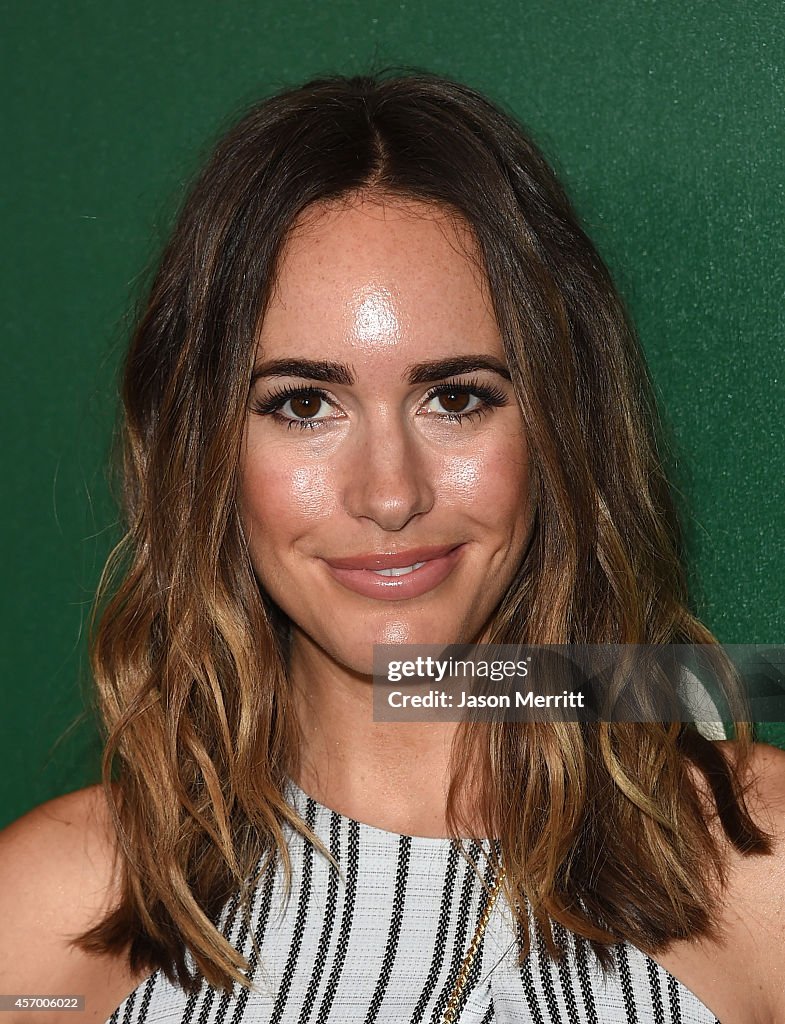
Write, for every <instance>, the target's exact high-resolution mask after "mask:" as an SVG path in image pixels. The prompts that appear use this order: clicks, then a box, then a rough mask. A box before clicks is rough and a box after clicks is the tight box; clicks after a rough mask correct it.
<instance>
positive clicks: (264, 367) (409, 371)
mask: <svg viewBox="0 0 785 1024" xmlns="http://www.w3.org/2000/svg"><path fill="white" fill-rule="evenodd" d="M476 370H490V371H491V372H492V373H498V374H499V376H500V377H504V379H505V380H510V379H511V378H510V371H509V370H508V369H507V366H506V364H505V363H504V362H503V360H501V359H497V358H496V357H495V356H488V355H466V356H452V357H450V358H448V359H431V360H429V361H427V362H424V363H413V364H412V365H410V366H407V368H406V375H405V379H406V382H407V383H408V384H430V383H431V382H432V381H435V380H444V379H445V378H446V377H455V376H456V375H457V374H460V373H473V372H474V371H476ZM260 377H305V378H306V379H308V380H319V381H323V382H324V383H325V384H345V385H347V386H350V385H352V384H354V383H355V376H354V374H353V373H352V371H351V369H350V368H349V367H348V366H347V365H346V364H345V363H331V362H327V361H325V360H322V359H271V360H269V361H268V362H266V363H260V364H259V365H258V366H256V367H255V368H254V371H253V374H252V375H251V386H253V385H254V384H255V383H256V381H257V380H259V378H260Z"/></svg>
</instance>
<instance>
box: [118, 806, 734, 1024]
mask: <svg viewBox="0 0 785 1024" xmlns="http://www.w3.org/2000/svg"><path fill="white" fill-rule="evenodd" d="M291 800H292V803H293V806H294V807H295V808H296V809H297V810H298V812H299V813H300V814H301V815H302V817H303V819H304V821H305V822H306V823H307V824H308V825H309V826H310V827H311V828H312V829H313V831H314V832H315V833H316V834H317V835H318V836H319V838H320V839H321V840H322V842H324V844H325V846H327V847H328V849H329V850H330V851H331V853H332V854H333V855H334V856H335V859H336V861H337V862H338V864H339V866H340V869H341V870H340V874H338V873H336V872H335V870H334V868H333V867H332V866H331V865H330V864H329V862H328V861H327V860H326V858H325V857H324V856H323V855H322V854H320V853H319V852H318V851H316V850H315V849H314V848H313V846H312V845H311V844H310V843H307V842H306V841H305V840H304V839H303V838H302V836H300V835H299V833H296V832H295V831H294V830H292V829H290V828H288V827H287V829H286V834H287V837H288V839H289V849H290V855H291V861H292V889H291V893H290V895H289V898H288V899H284V888H283V871H282V868H281V866H280V865H279V864H277V862H276V861H273V862H272V863H271V865H270V867H269V869H268V871H267V873H266V874H265V875H264V876H263V877H262V878H261V879H260V881H259V883H258V885H257V886H256V889H255V890H254V892H253V894H252V900H251V906H250V918H249V917H248V916H247V915H242V916H241V917H240V918H239V919H238V916H237V914H236V910H237V904H236V901H235V902H232V903H230V904H228V905H227V907H226V909H225V912H224V913H223V914H222V915H221V918H220V920H219V927H220V928H221V929H222V930H223V931H224V933H225V934H226V935H227V938H228V939H229V941H230V942H231V943H232V944H233V945H234V946H235V948H237V949H238V950H240V951H241V952H242V953H243V955H244V956H246V958H247V959H248V963H249V971H248V976H249V978H250V980H251V982H252V984H253V989H246V988H242V987H241V986H239V985H235V986H234V988H233V989H232V990H231V991H230V992H221V991H219V990H216V989H214V988H212V987H211V986H209V985H207V984H206V983H203V984H202V986H201V987H200V989H199V991H198V992H196V993H195V994H194V995H192V996H190V997H189V996H188V995H186V994H185V993H183V992H182V991H181V990H180V989H178V988H177V987H176V986H173V985H171V984H170V983H169V982H168V981H167V979H166V978H165V977H164V976H163V974H162V973H161V972H160V971H157V972H155V973H154V974H153V975H152V976H151V977H150V978H148V979H146V980H145V981H144V982H142V984H141V985H139V987H138V988H137V989H136V990H135V991H134V992H133V993H131V994H130V995H129V996H128V998H127V999H126V1000H125V1001H124V1002H123V1003H122V1004H121V1005H120V1006H119V1007H118V1008H117V1009H116V1010H115V1012H114V1013H113V1014H112V1016H111V1018H110V1020H109V1022H107V1024H251V1022H253V1024H440V1021H441V1020H442V1017H443V1014H444V1011H445V1009H446V1005H447V1001H448V1000H449V997H450V994H451V993H452V990H453V987H454V984H455V980H456V978H457V976H458V972H459V971H460V968H461V965H462V963H463V960H464V957H465V955H466V951H467V949H468V946H469V944H470V942H471V940H472V937H473V935H474V933H475V930H476V928H477V925H478V922H479V921H480V919H481V916H482V913H483V910H484V908H485V906H486V902H487V899H488V891H487V889H486V888H485V887H484V886H483V885H482V884H481V882H480V879H479V878H478V876H477V874H476V872H475V870H474V868H473V867H472V866H471V865H470V864H469V863H468V861H467V859H466V857H464V856H463V855H462V853H461V851H460V850H459V848H458V845H457V844H454V843H451V842H450V841H449V840H447V839H428V838H423V837H418V836H399V835H396V834H394V833H391V832H385V831H384V830H382V829H377V828H372V827H371V826H369V825H365V824H361V823H360V822H357V821H353V820H352V819H350V818H347V817H345V816H343V815H340V814H338V813H336V812H334V811H331V810H330V809H329V808H326V807H324V806H322V805H321V804H318V803H316V802H315V801H314V800H312V799H311V798H310V797H307V796H306V795H305V794H304V793H302V791H301V790H299V789H297V787H294V786H293V787H292V791H291ZM490 851H491V845H490V843H489V842H487V841H484V842H483V843H470V844H469V846H468V850H467V853H468V855H469V856H470V857H471V858H473V859H474V860H475V862H476V863H477V866H478V869H479V870H480V872H481V873H482V875H483V877H484V879H485V881H486V883H487V884H489V885H490V884H491V883H492V881H493V874H492V870H491V863H490V858H489V853H490ZM516 935H517V932H516V927H515V922H514V919H513V917H512V914H511V912H510V908H509V907H508V906H507V905H506V904H505V903H504V901H503V898H500V899H499V900H498V901H497V903H496V905H495V906H494V908H493V911H492V913H491V915H490V919H489V921H488V925H487V928H486V930H485V934H484V936H483V939H482V942H481V943H480V945H479V948H478V952H477V956H476V958H475V960H474V961H473V963H472V966H471V969H470V971H469V974H468V978H467V983H466V986H465V989H464V991H463V993H462V996H461V1000H460V1002H459V1006H458V1015H457V1021H459V1022H460V1024H492V1022H494V1024H513V1022H515V1024H520V1022H530V1024H559V1022H564V1024H634V1022H638V1024H643V1022H652V1024H660V1022H661V1024H716V1022H715V1018H714V1015H713V1014H711V1013H710V1012H709V1011H708V1010H707V1009H706V1007H705V1006H703V1005H702V1004H701V1003H700V1002H699V1001H698V1000H697V999H696V997H695V996H694V995H693V994H692V993H691V992H689V991H688V990H687V989H686V988H684V987H683V986H682V985H681V984H680V983H679V982H678V981H676V980H675V979H674V978H672V977H671V976H670V975H669V974H668V973H667V972H666V971H665V970H663V968H661V967H660V966H659V965H658V964H656V963H655V962H654V961H653V960H649V959H648V958H647V957H646V956H645V955H644V954H643V953H641V952H640V951H639V950H636V949H634V948H633V947H632V946H628V945H623V946H619V947H616V949H615V950H614V958H615V970H614V971H613V972H611V973H610V974H609V975H608V976H607V977H606V976H604V975H603V972H602V971H601V970H600V968H599V966H598V964H597V961H596V958H595V957H594V955H593V953H592V951H591V949H590V948H589V946H588V944H587V943H585V942H583V941H581V940H578V941H576V940H575V938H574V937H573V936H571V935H569V933H568V932H566V931H565V930H564V929H563V928H559V927H557V928H556V929H555V930H554V937H555V939H556V941H557V944H558V945H559V946H560V947H563V948H564V949H565V955H564V957H563V958H562V959H561V960H560V961H558V962H554V961H553V960H551V958H550V957H549V956H548V955H547V951H546V949H545V945H544V943H543V941H542V939H541V938H538V936H537V935H536V934H534V933H533V934H532V947H531V951H530V954H529V956H528V957H527V958H526V959H525V961H524V963H523V965H519V964H518V956H517V950H518V947H517V941H516ZM255 944H258V950H256V949H255V948H254V946H255ZM187 956H189V957H190V954H187ZM189 965H190V966H191V967H193V966H194V964H193V961H192V959H191V960H190V961H189Z"/></svg>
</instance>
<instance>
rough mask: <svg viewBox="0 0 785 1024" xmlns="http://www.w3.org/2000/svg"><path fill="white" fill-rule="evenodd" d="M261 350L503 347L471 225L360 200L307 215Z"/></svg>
mask: <svg viewBox="0 0 785 1024" xmlns="http://www.w3.org/2000/svg"><path fill="white" fill-rule="evenodd" d="M260 346H261V347H262V348H263V349H264V350H265V354H266V356H267V357H271V356H273V357H278V356H279V355H281V354H283V353H284V352H285V351H286V350H289V349H291V348H292V346H296V347H298V348H299V349H301V350H302V349H303V348H306V349H308V350H309V351H311V352H313V351H314V349H316V348H323V347H324V346H328V347H330V348H333V349H339V350H340V349H343V350H355V351H356V354H358V355H359V354H361V353H364V352H366V353H368V354H371V352H372V351H373V352H376V351H379V350H381V351H385V350H390V349H391V348H394V349H395V350H396V351H398V352H400V350H401V349H406V350H411V352H414V351H416V350H422V348H423V346H424V347H425V348H426V349H428V350H430V349H431V348H433V347H434V346H436V347H437V348H445V349H446V351H445V354H450V353H454V352H456V351H459V350H460V349H462V348H463V347H465V346H469V348H470V349H471V350H473V351H474V350H477V349H478V346H479V348H480V349H481V350H487V351H499V350H500V349H501V342H500V340H499V337H498V328H497V326H496V321H495V318H494V315H493V311H492V307H491V303H490V300H489V295H488V287H487V282H486V280H485V277H484V274H483V272H482V270H481V269H480V261H479V260H478V258H477V249H476V243H475V242H474V238H473V235H472V233H471V231H470V229H469V227H468V225H466V224H465V223H463V222H462V221H461V220H460V219H459V218H458V217H457V216H456V215H454V214H453V213H452V212H451V211H447V210H444V209H442V208H440V207H435V206H433V205H430V204H426V203H422V202H416V201H412V200H397V199H396V200H390V199H386V200H383V201H378V200H368V199H365V200H355V201H353V202H351V203H346V202H343V203H341V204H340V205H337V204H331V205H329V206H322V207H320V208H317V209H313V208H312V209H309V210H308V211H307V212H306V214H305V215H304V216H303V217H302V218H301V220H300V221H299V222H298V223H297V225H296V226H295V229H294V231H293V232H292V233H291V235H290V237H289V239H288V241H287V244H286V246H285V248H284V251H283V253H282V257H281V260H280V262H279V269H278V275H277V279H276V285H275V288H274V289H273V292H272V294H271V300H270V303H269V305H268V308H267V311H266V314H265V318H264V322H263V325H262V331H261V335H260ZM390 354H392V353H390ZM401 354H403V353H401Z"/></svg>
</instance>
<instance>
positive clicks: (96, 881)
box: [0, 786, 134, 1024]
mask: <svg viewBox="0 0 785 1024" xmlns="http://www.w3.org/2000/svg"><path fill="white" fill-rule="evenodd" d="M114 835H115V834H114V829H113V827H112V820H111V814H110V810H109V807H108V804H107V800H106V796H105V794H104V791H103V788H102V787H101V786H89V787H87V788H86V789H80V790H77V791H76V792H74V793H68V794H66V795H64V796H60V797H56V798H55V799H53V800H49V801H47V802H46V803H44V804H41V805H40V806H38V807H35V808H33V809H32V810H31V811H29V812H28V813H27V814H24V815H23V816H22V817H21V818H19V819H18V820H17V821H15V822H13V823H12V824H11V825H9V826H8V827H7V828H5V829H3V831H2V832H0V920H2V921H3V928H2V930H1V934H0V992H2V993H3V994H4V995H9V994H13V995H38V996H52V995H61V996H62V995H72V996H85V997H86V999H87V1003H86V1010H85V1013H84V1014H74V1012H73V1011H67V1012H68V1014H69V1016H68V1018H67V1019H68V1020H70V1021H71V1022H73V1021H75V1020H84V1021H88V1020H89V1021H95V1022H98V1024H103V1021H105V1020H106V1018H107V1016H108V1015H109V1013H104V1010H105V1009H106V1005H107V1002H108V1003H109V1004H111V1005H109V1012H111V1010H112V1009H113V1008H114V1006H115V1005H117V1004H118V1003H119V1002H120V1001H121V999H122V996H123V994H124V993H125V992H126V991H130V990H131V989H132V988H133V987H134V986H133V983H132V982H133V979H132V978H131V977H130V976H129V975H128V973H127V969H126V968H125V966H124V964H123V962H122V961H120V960H118V959H117V958H110V957H99V956H92V955H90V954H88V953H85V952H84V951H82V950H79V949H77V948H75V947H73V946H71V945H70V940H71V939H73V938H75V937H76V936H78V935H80V934H82V933H83V932H85V931H86V930H87V929H89V928H91V927H92V926H93V925H95V924H97V923H99V922H100V921H101V920H102V919H103V918H104V917H105V916H106V914H107V913H108V912H109V911H110V910H111V909H112V908H113V907H114V906H116V904H117V902H118V901H119V897H120V876H119V864H120V861H119V858H118V857H117V855H116V842H115V838H114ZM118 992H119V993H120V998H119V999H117V1000H116V1001H115V994H116V993H118ZM91 1011H92V1012H91ZM101 1014H104V1015H103V1016H102V1015H101ZM3 1018H4V1020H7V1021H8V1022H9V1024H15V1021H16V1017H15V1015H14V1012H13V1011H11V1013H10V1014H9V1015H6V1014H5V1013H4V1014H3ZM63 1019H64V1020H65V1019H66V1017H65V1012H64V1013H63ZM19 1020H20V1021H24V1022H26V1024H36V1021H37V1020H41V1021H43V1020H46V1022H47V1024H56V1022H57V1020H58V1016H57V1014H54V1013H53V1012H52V1011H51V1010H48V1011H44V1012H43V1014H42V1015H41V1016H40V1017H39V1014H38V1013H37V1012H35V1011H20V1013H19Z"/></svg>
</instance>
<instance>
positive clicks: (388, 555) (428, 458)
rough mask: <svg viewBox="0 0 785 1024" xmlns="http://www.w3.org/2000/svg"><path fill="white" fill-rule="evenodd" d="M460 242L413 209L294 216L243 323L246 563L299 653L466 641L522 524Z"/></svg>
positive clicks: (493, 602)
mask: <svg viewBox="0 0 785 1024" xmlns="http://www.w3.org/2000/svg"><path fill="white" fill-rule="evenodd" d="M467 252H469V253H473V252H474V243H473V241H472V238H471V235H470V233H469V231H468V228H466V227H465V226H464V225H463V224H462V223H461V222H457V221H456V219H455V218H454V217H453V216H451V215H449V214H447V213H445V212H444V211H442V210H440V209H439V208H435V207H432V206H429V205H426V204H423V203H417V202H413V201H403V200H389V201H386V202H384V204H382V203H380V202H379V201H378V200H374V201H371V200H369V199H365V200H363V199H360V198H359V197H358V198H356V199H355V200H354V201H353V202H352V203H350V204H343V205H340V206H338V205H333V206H321V207H316V208H311V209H310V210H309V211H307V212H306V214H305V215H304V217H303V218H302V219H301V221H300V222H299V223H298V224H297V225H296V228H295V231H294V232H293V233H292V236H291V238H290V241H289V243H288V245H287V246H286V248H285V251H284V254H283V258H282V261H281V266H280V273H279V277H278V281H277V287H276V289H275V291H274V295H273V298H272V301H271V303H270V305H269V309H268V311H267V314H266V316H265V320H264V324H263V328H262V331H261V335H260V339H259V345H258V351H257V358H256V371H255V380H254V383H253V385H252V388H251V395H250V403H249V412H248V420H247V429H246V437H245V444H244V446H243V452H242V457H241V486H240V511H241V516H242V520H243V525H244V530H245V534H246V537H247V539H248V543H249V547H250V551H251V556H252V560H253V565H254V569H255V571H256V574H257V577H258V579H259V581H260V583H261V585H262V586H263V588H264V589H265V591H266V592H267V593H268V594H269V596H270V597H271V598H272V599H273V600H274V601H275V602H276V603H277V604H278V605H279V606H280V607H281V608H282V609H283V611H284V612H285V613H286V614H287V615H288V617H289V618H290V619H291V621H292V624H293V634H292V644H293V653H294V652H296V651H297V648H298V645H299V646H301V647H302V649H303V650H305V649H306V648H310V649H311V650H313V649H314V646H315V648H316V649H318V650H320V651H321V652H324V653H326V654H327V655H329V656H330V657H331V658H332V659H334V660H335V661H336V662H337V663H338V664H340V665H342V666H344V667H346V668H348V669H351V670H353V671H355V672H362V673H370V672H371V670H372V655H373V644H376V643H410V644H416V643H434V644H438V643H445V644H446V643H458V642H472V641H479V640H480V639H481V638H482V634H483V631H484V630H485V628H486V627H487V626H488V623H489V619H490V617H491V615H492V614H493V612H494V609H495V608H496V607H497V604H498V603H499V600H500V599H501V597H502V595H503V594H504V592H505V590H506V589H507V587H508V585H509V583H510V582H511V580H512V578H513V576H514V575H515V572H516V569H517V567H518V566H519V564H520V562H521V559H522V556H523V553H524V550H525V547H526V542H527V538H528V534H529V526H530V513H529V504H530V503H529V467H528V456H527V448H526V438H525V436H524V431H523V425H522V420H521V415H520V411H519V408H518V405H517V403H516V400H515V397H514V394H513V388H512V385H511V383H510V381H509V379H508V370H507V364H506V360H505V355H504V351H503V347H502V342H501V338H500V336H499V330H498V327H497V325H496V321H495V318H494V315H493V313H492V310H491V306H490V302H489V299H488V297H487V294H486V293H487V286H486V283H485V280H484V277H483V275H482V274H481V273H480V271H479V270H478V264H477V263H476V262H473V261H472V258H471V256H470V255H469V256H467Z"/></svg>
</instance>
